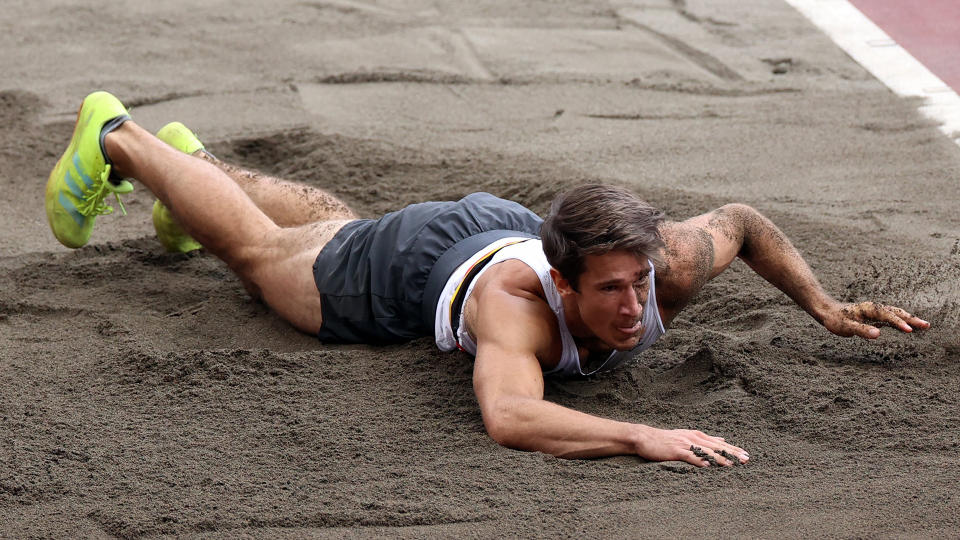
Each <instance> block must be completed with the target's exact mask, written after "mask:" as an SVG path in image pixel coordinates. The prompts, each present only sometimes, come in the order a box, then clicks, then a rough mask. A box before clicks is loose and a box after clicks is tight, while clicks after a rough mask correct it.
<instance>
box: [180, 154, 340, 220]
mask: <svg viewBox="0 0 960 540" xmlns="http://www.w3.org/2000/svg"><path fill="white" fill-rule="evenodd" d="M193 155H194V156H196V157H199V158H201V159H204V160H206V161H208V162H210V163H213V164H214V165H216V166H217V167H219V168H220V170H222V171H223V172H225V173H227V176H229V177H230V178H232V179H233V181H234V182H236V183H237V184H238V185H239V186H240V187H241V188H242V189H243V191H244V192H246V194H247V196H249V197H250V198H251V199H252V200H253V202H254V203H255V204H256V205H257V207H259V208H260V210H262V211H263V213H264V214H266V215H267V216H269V217H270V219H272V220H273V222H274V223H276V224H277V225H279V226H280V227H297V226H300V225H306V224H307V223H314V222H317V221H326V220H330V219H356V218H357V215H356V214H355V213H354V212H353V210H351V209H350V208H349V207H348V206H347V205H346V203H344V202H343V201H341V200H340V199H338V198H336V197H334V196H333V195H331V194H330V193H327V192H326V191H324V190H322V189H319V188H315V187H313V186H308V185H305V184H300V183H296V182H290V181H287V180H281V179H279V178H276V177H273V176H269V175H266V174H263V173H260V172H257V171H251V170H247V169H243V168H241V167H238V166H236V165H232V164H230V163H227V162H225V161H222V160H220V159H218V158H216V157H214V156H213V155H212V154H210V153H209V152H206V151H205V150H199V151H197V152H195V153H194V154H193Z"/></svg>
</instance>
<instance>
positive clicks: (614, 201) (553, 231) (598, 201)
mask: <svg viewBox="0 0 960 540" xmlns="http://www.w3.org/2000/svg"><path fill="white" fill-rule="evenodd" d="M662 221H663V212H661V211H660V210H657V209H656V208H654V207H652V206H650V205H649V204H647V203H646V202H644V201H642V200H640V199H639V198H638V197H637V196H636V195H634V194H633V193H631V192H629V191H627V190H626V189H623V188H620V187H616V186H607V185H603V184H585V185H582V186H578V187H575V188H573V189H571V190H569V191H567V192H565V193H561V194H560V195H557V197H556V198H555V199H553V203H552V204H551V205H550V213H549V214H548V215H547V218H546V219H545V220H544V221H543V225H541V226H540V239H541V240H542V241H543V251H544V253H545V254H546V256H547V261H548V262H549V263H550V265H551V266H553V267H554V268H556V269H557V271H559V272H560V274H561V275H562V276H563V277H564V278H566V279H567V280H568V281H570V284H571V285H572V286H573V288H574V290H576V289H577V287H578V286H579V283H578V281H579V279H580V274H582V273H583V271H584V270H585V268H584V265H585V261H586V258H587V256H588V255H602V254H604V253H608V252H611V251H616V250H623V251H629V252H632V253H635V254H637V255H645V256H646V257H647V258H648V259H650V260H651V262H653V263H654V264H656V263H658V262H660V261H661V258H660V248H662V247H663V239H662V238H661V237H660V231H659V230H658V226H659V225H660V223H661V222H662Z"/></svg>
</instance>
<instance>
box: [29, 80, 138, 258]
mask: <svg viewBox="0 0 960 540" xmlns="http://www.w3.org/2000/svg"><path fill="white" fill-rule="evenodd" d="M129 119H130V115H129V114H128V113H127V110H126V109H125V108H124V107H123V104H122V103H120V101H119V100H117V98H115V97H113V96H112V95H110V94H108V93H106V92H94V93H92V94H90V95H89V96H87V97H86V98H84V100H83V103H82V104H81V105H80V110H79V111H78V112H77V124H76V126H74V128H73V136H72V137H71V139H70V144H69V145H68V146H67V150H66V151H65V152H64V153H63V155H62V156H61V157H60V160H59V161H57V164H56V166H54V168H53V171H51V172H50V177H49V178H48V179H47V190H46V196H45V199H46V209H47V221H49V223H50V230H52V231H53V235H54V236H55V237H56V238H57V240H59V241H60V243H61V244H63V245H65V246H67V247H70V248H78V247H82V246H84V245H85V244H86V243H87V242H88V241H89V240H90V233H91V232H92V231H93V222H94V221H95V220H96V218H97V216H99V215H102V214H109V213H111V212H113V207H110V206H107V205H106V204H105V203H104V202H103V199H104V197H106V196H107V195H108V194H110V193H113V194H114V195H116V196H117V203H118V204H119V205H120V210H121V211H122V212H123V213H124V215H126V213H127V212H126V210H124V208H123V203H122V202H121V201H120V197H119V194H120V193H129V192H131V191H133V184H131V183H130V182H128V181H127V180H122V179H119V178H112V177H111V175H110V171H111V169H112V164H111V163H110V158H109V157H107V152H106V150H105V149H104V147H103V139H104V137H106V135H107V134H108V133H110V132H111V131H113V130H114V129H116V128H117V127H119V126H120V124H123V123H124V122H126V121H127V120H129Z"/></svg>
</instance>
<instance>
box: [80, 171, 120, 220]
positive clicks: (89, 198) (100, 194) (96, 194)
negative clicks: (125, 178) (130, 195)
mask: <svg viewBox="0 0 960 540" xmlns="http://www.w3.org/2000/svg"><path fill="white" fill-rule="evenodd" d="M110 169H111V166H110V165H107V166H106V167H104V169H103V173H102V174H101V175H100V178H99V179H98V181H96V182H94V184H93V186H91V187H90V188H87V189H84V190H83V202H82V203H80V205H79V206H77V211H78V212H80V215H82V216H86V217H91V216H101V215H106V214H111V213H113V207H112V206H110V205H108V204H106V203H104V202H103V199H104V198H105V197H106V196H107V195H108V194H110V193H113V196H114V197H116V198H117V204H118V205H119V206H120V212H122V213H123V215H127V210H126V208H124V207H123V201H121V200H120V194H119V193H117V192H116V191H114V190H113V189H111V187H110V180H109V178H110Z"/></svg>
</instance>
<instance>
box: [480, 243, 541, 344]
mask: <svg viewBox="0 0 960 540" xmlns="http://www.w3.org/2000/svg"><path fill="white" fill-rule="evenodd" d="M480 279H481V281H480V282H478V283H477V285H476V287H475V290H474V292H473V293H471V295H470V301H469V302H468V306H467V310H466V318H467V326H468V330H469V331H470V333H471V334H472V335H473V336H474V337H476V338H478V339H484V338H485V337H488V336H491V335H495V336H504V335H513V334H514V333H515V332H517V333H521V334H524V335H526V336H528V338H535V339H533V341H535V342H536V343H537V348H540V347H541V346H542V345H543V344H544V343H547V342H549V341H550V340H552V339H553V338H554V334H556V332H557V331H558V330H555V329H556V327H557V322H556V316H555V315H554V313H553V310H552V309H551V308H550V305H549V303H548V302H547V300H546V294H545V293H544V290H543V284H542V283H541V281H540V277H539V276H538V275H537V273H536V272H535V271H534V270H533V269H532V268H530V267H529V266H527V265H525V264H524V263H523V262H521V261H517V260H508V261H503V262H501V263H498V264H497V265H495V266H494V267H493V268H491V269H490V270H489V271H487V272H485V273H484V274H483V275H482V276H480Z"/></svg>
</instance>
